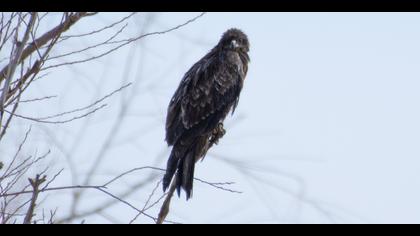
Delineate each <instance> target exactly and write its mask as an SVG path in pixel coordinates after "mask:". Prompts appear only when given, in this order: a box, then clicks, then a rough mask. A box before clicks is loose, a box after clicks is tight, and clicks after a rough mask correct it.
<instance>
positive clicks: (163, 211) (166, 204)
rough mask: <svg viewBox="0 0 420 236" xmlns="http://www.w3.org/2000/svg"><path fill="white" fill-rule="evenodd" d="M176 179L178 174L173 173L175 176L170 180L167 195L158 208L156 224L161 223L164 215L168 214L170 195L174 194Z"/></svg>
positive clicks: (164, 217)
mask: <svg viewBox="0 0 420 236" xmlns="http://www.w3.org/2000/svg"><path fill="white" fill-rule="evenodd" d="M177 181H178V176H177V175H175V178H174V180H173V181H172V184H171V187H170V188H169V191H168V195H166V198H165V201H164V202H163V204H162V207H161V208H160V211H159V215H158V218H157V220H156V224H162V223H163V222H164V221H165V219H166V216H167V215H168V214H169V207H170V204H171V199H172V196H173V195H174V192H175V189H176V182H177Z"/></svg>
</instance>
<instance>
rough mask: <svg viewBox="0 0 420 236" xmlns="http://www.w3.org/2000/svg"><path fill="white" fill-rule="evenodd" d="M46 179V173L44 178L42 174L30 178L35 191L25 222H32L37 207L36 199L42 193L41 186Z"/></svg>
mask: <svg viewBox="0 0 420 236" xmlns="http://www.w3.org/2000/svg"><path fill="white" fill-rule="evenodd" d="M45 181H46V176H45V175H44V176H43V177H42V178H41V177H40V175H36V177H35V179H29V183H30V184H31V186H32V189H33V193H32V198H31V203H30V205H29V208H28V211H27V212H26V216H25V219H24V220H23V223H24V224H30V223H31V222H32V218H33V216H34V212H35V207H36V200H37V199H38V195H39V193H40V189H39V187H40V186H41V184H43V183H44V182H45Z"/></svg>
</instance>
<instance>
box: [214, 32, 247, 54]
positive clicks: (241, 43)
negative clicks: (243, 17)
mask: <svg viewBox="0 0 420 236" xmlns="http://www.w3.org/2000/svg"><path fill="white" fill-rule="evenodd" d="M219 45H220V46H221V47H222V48H224V49H227V50H234V51H238V52H243V53H248V51H249V41H248V37H247V36H246V34H245V33H244V32H242V31H241V30H239V29H235V28H232V29H229V30H227V31H226V32H225V33H224V34H223V36H222V38H221V39H220V42H219Z"/></svg>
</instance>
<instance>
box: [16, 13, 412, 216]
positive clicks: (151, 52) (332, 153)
mask: <svg viewBox="0 0 420 236" xmlns="http://www.w3.org/2000/svg"><path fill="white" fill-rule="evenodd" d="M197 14H198V13H160V14H157V15H156V16H155V18H154V21H153V23H152V24H151V25H149V26H148V27H147V28H146V29H144V30H145V31H144V32H152V31H156V30H161V29H166V28H169V27H171V26H174V25H177V24H180V23H183V22H184V21H185V20H187V19H189V18H192V17H194V16H195V15H197ZM121 15H124V14H107V13H102V14H100V15H99V18H98V19H99V20H98V19H92V20H87V21H86V22H85V23H84V27H86V29H83V28H79V29H78V30H77V32H78V33H80V32H86V31H89V29H92V27H93V26H95V24H98V25H103V24H104V22H112V21H113V20H114V19H118V18H119V17H120V16H121ZM136 19H137V21H136V22H137V24H138V25H137V26H136V25H134V26H133V25H132V26H131V27H130V28H129V29H128V32H127V35H134V34H139V33H140V32H142V31H141V30H142V29H143V28H142V19H144V14H143V13H140V14H139V15H138V16H137V18H136ZM419 25H420V14H418V13H207V14H206V15H204V16H203V17H202V18H200V19H199V20H197V21H196V22H194V23H192V24H190V25H188V26H186V27H184V28H181V29H179V30H178V31H175V32H172V33H168V34H165V35H157V36H151V37H148V38H147V39H145V40H141V41H139V42H138V43H137V44H133V45H132V46H127V47H126V48H123V49H122V50H120V51H118V52H116V53H113V54H111V55H109V56H108V57H106V58H103V59H101V60H100V61H98V62H94V63H89V64H87V65H82V66H73V67H72V69H71V70H68V69H64V70H63V71H62V73H60V74H58V73H57V72H55V73H53V74H51V75H50V76H49V77H50V78H49V80H48V82H45V83H42V82H40V83H39V84H38V86H36V89H34V90H33V93H34V94H39V93H42V94H59V95H60V94H65V96H63V97H61V98H60V99H58V101H56V102H52V105H55V106H57V107H59V108H58V109H61V110H68V108H73V107H75V106H76V105H77V104H85V103H86V100H87V101H93V100H94V98H95V96H96V97H97V94H96V91H97V90H98V87H101V88H100V91H101V92H100V94H105V93H106V92H107V91H111V90H113V89H115V88H116V87H118V86H119V85H120V84H121V83H122V82H121V81H122V80H123V78H124V80H126V81H135V80H136V79H139V81H138V82H137V83H135V85H134V86H135V87H137V88H138V89H137V90H136V92H135V93H136V94H137V95H136V96H135V97H133V98H132V100H133V104H132V105H131V108H130V112H129V115H128V117H127V118H126V119H124V120H123V121H122V122H123V125H122V128H121V130H120V132H119V133H118V134H117V136H118V137H117V138H116V141H115V143H116V144H115V147H113V148H112V149H111V150H110V153H109V154H108V157H107V158H106V163H105V164H104V165H103V166H101V168H100V170H99V171H98V181H99V180H100V179H101V178H102V177H104V176H105V177H106V178H108V177H109V176H113V175H115V174H116V173H119V172H121V171H123V170H126V169H127V168H131V167H133V166H142V165H156V166H158V167H164V166H165V162H166V154H167V152H168V151H169V149H167V148H166V145H165V143H164V142H163V137H164V119H165V115H166V107H167V104H168V102H169V100H170V98H171V96H172V94H173V92H174V91H175V89H176V87H177V86H178V83H179V81H180V79H181V78H182V76H183V74H184V73H185V72H186V71H187V70H188V69H189V67H190V66H191V65H192V64H193V63H195V62H196V61H197V60H198V59H200V58H201V57H202V56H203V55H204V54H205V53H206V52H207V51H209V50H210V49H211V47H213V46H214V45H215V44H216V43H217V41H218V40H219V38H220V36H221V34H222V33H223V32H224V31H225V30H227V29H229V28H230V27H237V28H240V29H242V30H243V31H244V32H245V33H246V34H247V35H248V37H249V41H250V43H251V49H250V50H251V51H250V57H251V64H250V65H249V73H248V76H247V80H246V84H245V87H244V90H243V92H242V95H241V101H240V103H239V107H238V109H237V112H236V113H235V115H234V117H229V118H227V121H226V126H227V135H226V136H225V137H224V138H223V140H222V141H221V142H220V145H218V146H217V147H215V148H214V149H213V150H211V152H210V153H209V155H208V156H207V158H206V159H205V160H204V162H202V163H199V164H198V166H197V168H196V176H197V177H199V178H202V179H206V180H209V181H216V182H218V181H234V182H236V183H237V184H236V185H234V186H232V188H234V189H236V190H240V191H243V192H244V193H242V194H239V195H238V194H231V193H226V192H223V191H217V190H215V189H213V188H211V187H209V186H206V185H203V184H200V183H195V188H194V197H193V199H192V200H191V201H189V202H185V200H184V198H180V199H178V198H175V199H174V200H173V205H172V208H173V210H172V211H173V212H174V213H173V215H170V219H171V220H175V221H181V222H191V223H262V222H267V223H282V222H293V223H328V222H339V223H356V222H362V223H389V222H395V223H402V222H407V223H419V222H420V204H419V203H418V199H420V191H419V184H420V171H419V166H420V148H419V147H420V146H419V144H420V125H419V124H420V123H419V121H420V110H419V109H418V106H419V105H418V104H419V101H420V93H419V92H418V91H419V89H420V69H419V68H420V67H419V65H420V43H419V42H420V27H419ZM74 32H76V31H74ZM100 40H101V39H99V41H100ZM102 40H103V39H102ZM91 43H92V42H89V41H86V42H80V44H76V45H79V46H80V45H85V44H86V45H89V44H91ZM73 46H74V45H72V44H69V45H68V46H67V47H68V48H67V50H70V49H71V48H72V47H73ZM64 51H66V50H64ZM126 66H127V67H129V68H130V70H129V71H128V72H127V73H126V74H124V71H125V67H126ZM58 77H60V78H58ZM118 106H121V102H120V101H119V99H114V100H112V101H110V102H109V106H108V108H106V110H104V111H102V112H101V113H98V114H95V115H94V116H92V117H91V118H90V120H91V121H90V125H89V127H88V129H89V134H88V135H86V136H85V137H84V139H85V141H84V142H83V144H82V145H81V146H80V147H79V148H78V149H77V153H75V156H77V160H78V161H77V162H78V163H79V165H80V168H81V169H82V170H87V169H88V168H89V164H90V163H91V162H90V159H89V157H91V156H94V155H95V154H96V153H95V150H97V145H100V144H101V141H102V138H103V137H104V136H105V135H107V134H108V132H109V130H110V127H111V126H112V124H113V120H112V119H111V118H112V117H114V118H115V111H117V110H118V108H117V107H118ZM24 111H28V112H29V110H24V109H22V112H24ZM46 111H48V110H47V108H46V107H44V108H39V109H37V110H36V111H33V112H35V113H33V114H37V113H40V115H42V114H45V113H48V112H46ZM81 127H83V126H82V122H75V123H72V124H68V125H64V126H61V127H59V129H58V128H57V129H56V128H55V127H48V128H47V129H48V130H49V131H50V132H53V133H56V135H57V136H58V139H59V140H60V141H61V142H63V143H66V140H72V138H74V135H75V133H77V132H76V130H78V129H81ZM151 127H153V128H151ZM85 128H86V127H85ZM44 129H45V128H42V129H40V130H44ZM39 132H40V134H41V136H42V132H43V131H39ZM46 145H47V146H48V145H50V146H51V143H49V142H48V140H47V142H46ZM68 145H69V147H70V146H71V145H70V144H68ZM95 148H96V149H95ZM52 150H53V151H56V158H57V160H61V161H56V164H57V165H58V166H60V163H65V158H64V157H63V155H62V154H60V151H59V150H58V148H56V147H55V148H54V147H52ZM162 153H164V154H162ZM159 154H160V155H161V156H162V157H161V158H156V156H158V155H159ZM155 160H157V162H155ZM80 175H83V171H82V173H80ZM250 176H252V177H250ZM140 177H141V173H139V174H138V175H135V176H131V178H134V179H135V178H140ZM61 181H64V182H66V178H65V177H63V178H61ZM126 181H127V183H128V182H130V181H131V180H130V179H129V180H126ZM155 184H156V182H154V183H151V185H150V186H149V187H150V188H152V187H153V186H154V185H155ZM159 190H160V189H159ZM147 192H148V191H145V192H142V193H143V195H144V194H146V193H147ZM96 197H98V198H99V196H96ZM96 197H92V199H96ZM136 197H137V196H131V197H130V198H129V200H130V201H133V202H135V203H136V202H137V203H138V204H141V202H142V201H144V198H145V196H139V198H141V199H137V198H136ZM86 204H87V205H89V203H86ZM115 209H118V210H117V211H116V214H117V216H116V217H118V216H119V215H121V216H120V217H121V218H123V217H124V216H126V215H127V214H132V212H131V211H130V210H129V209H126V208H125V207H124V206H120V207H119V208H115ZM130 216H131V215H130ZM130 216H128V218H130ZM88 220H89V221H92V222H106V221H104V220H103V218H100V217H96V218H89V219H88ZM140 222H141V221H140Z"/></svg>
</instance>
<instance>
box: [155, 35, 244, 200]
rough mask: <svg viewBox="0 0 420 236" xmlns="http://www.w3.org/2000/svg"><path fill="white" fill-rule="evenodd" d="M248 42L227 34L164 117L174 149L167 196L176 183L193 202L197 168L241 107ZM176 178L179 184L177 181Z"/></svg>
mask: <svg viewBox="0 0 420 236" xmlns="http://www.w3.org/2000/svg"><path fill="white" fill-rule="evenodd" d="M248 51H249V42H248V37H247V36H246V35H245V34H244V33H243V32H242V31H241V30H239V29H235V28H233V29H229V30H227V31H226V32H225V33H224V34H223V35H222V38H221V39H220V41H219V42H218V44H217V45H216V46H215V47H214V48H213V49H212V50H210V52H208V53H207V54H206V55H205V56H204V57H203V58H201V59H200V60H199V61H198V62H197V63H195V64H194V65H193V66H192V67H191V68H190V69H189V70H188V71H187V73H185V75H184V77H183V78H182V80H181V83H180V84H179V86H178V89H177V90H176V92H175V94H174V95H173V97H172V99H171V101H170V103H169V107H168V114H167V117H166V142H167V143H168V145H169V146H173V147H172V151H171V154H170V156H169V159H168V162H167V168H166V173H165V176H164V178H163V190H164V191H166V189H167V188H168V187H169V185H170V183H171V181H172V179H174V180H173V181H174V183H173V184H175V185H176V188H177V192H178V196H179V195H180V191H181V188H182V189H184V190H185V192H186V198H187V200H188V199H189V198H190V197H191V196H192V187H193V179H194V167H195V163H196V162H197V161H198V160H199V159H201V158H204V156H205V155H206V152H207V150H208V149H209V148H210V147H211V146H212V145H213V144H217V142H218V140H219V139H220V138H221V137H222V136H223V135H224V134H225V130H224V128H223V121H224V119H225V117H226V115H227V114H228V113H229V112H230V111H231V110H232V114H233V112H234V111H235V108H236V106H237V105H238V101H239V95H240V93H241V90H242V86H243V83H244V80H245V76H246V74H247V71H248V62H249V61H250V58H249V56H248ZM174 176H175V178H174Z"/></svg>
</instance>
